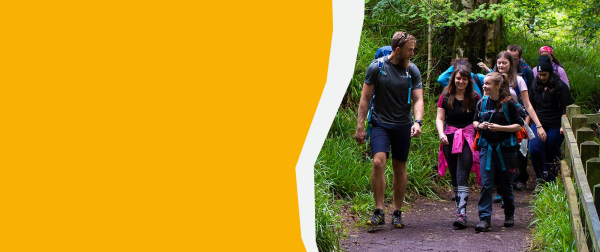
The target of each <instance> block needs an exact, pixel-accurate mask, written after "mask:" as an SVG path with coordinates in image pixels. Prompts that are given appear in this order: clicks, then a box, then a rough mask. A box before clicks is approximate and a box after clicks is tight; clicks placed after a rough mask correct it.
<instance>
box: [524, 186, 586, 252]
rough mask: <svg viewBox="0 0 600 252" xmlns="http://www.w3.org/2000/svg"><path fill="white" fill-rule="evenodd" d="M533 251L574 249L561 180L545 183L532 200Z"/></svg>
mask: <svg viewBox="0 0 600 252" xmlns="http://www.w3.org/2000/svg"><path fill="white" fill-rule="evenodd" d="M533 212H534V214H535V218H534V220H533V221H532V223H531V225H535V228H534V230H533V235H532V236H533V247H532V250H534V251H576V250H577V247H576V246H575V243H574V238H573V228H572V227H571V215H570V213H569V205H568V200H567V196H566V194H565V187H564V185H563V183H562V181H561V180H557V182H556V183H546V184H545V185H544V186H543V189H542V191H541V192H540V193H538V194H537V197H536V198H535V199H534V200H533Z"/></svg>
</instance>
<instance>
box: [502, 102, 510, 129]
mask: <svg viewBox="0 0 600 252" xmlns="http://www.w3.org/2000/svg"><path fill="white" fill-rule="evenodd" d="M502 111H503V112H504V116H505V117H506V120H507V121H508V125H511V124H512V123H511V122H510V113H509V111H508V101H507V100H506V99H504V102H503V103H502Z"/></svg>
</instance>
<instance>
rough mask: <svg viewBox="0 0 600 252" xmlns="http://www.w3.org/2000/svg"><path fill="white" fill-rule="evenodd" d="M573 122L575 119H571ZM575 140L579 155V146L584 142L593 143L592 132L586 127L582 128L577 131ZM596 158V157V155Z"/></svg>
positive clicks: (583, 161) (583, 160)
mask: <svg viewBox="0 0 600 252" xmlns="http://www.w3.org/2000/svg"><path fill="white" fill-rule="evenodd" d="M573 121H575V117H573ZM575 139H577V147H579V153H581V144H582V143H583V142H585V141H593V140H594V131H593V130H592V129H590V128H588V127H582V128H580V129H578V130H577V133H576V134H575ZM596 156H598V155H597V154H596ZM585 161H587V160H585V159H583V158H582V159H581V162H582V163H585Z"/></svg>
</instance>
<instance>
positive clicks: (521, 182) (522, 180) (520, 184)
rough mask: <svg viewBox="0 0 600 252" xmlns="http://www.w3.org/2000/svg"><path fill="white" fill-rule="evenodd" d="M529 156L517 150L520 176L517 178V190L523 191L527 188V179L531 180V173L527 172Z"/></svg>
mask: <svg viewBox="0 0 600 252" xmlns="http://www.w3.org/2000/svg"><path fill="white" fill-rule="evenodd" d="M527 156H528V155H525V156H523V154H522V153H521V152H520V151H519V152H517V166H518V168H519V169H518V171H519V176H518V177H517V178H516V181H517V188H516V189H517V191H521V190H524V189H526V187H527V180H529V173H528V172H527Z"/></svg>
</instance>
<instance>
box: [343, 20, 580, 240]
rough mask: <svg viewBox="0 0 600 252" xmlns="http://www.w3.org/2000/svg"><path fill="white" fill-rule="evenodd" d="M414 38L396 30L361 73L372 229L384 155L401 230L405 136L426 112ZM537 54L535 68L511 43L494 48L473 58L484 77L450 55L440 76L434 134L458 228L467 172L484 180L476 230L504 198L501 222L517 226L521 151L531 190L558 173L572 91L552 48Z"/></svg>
mask: <svg viewBox="0 0 600 252" xmlns="http://www.w3.org/2000/svg"><path fill="white" fill-rule="evenodd" d="M416 42H417V40H416V38H415V37H414V36H412V35H410V34H408V33H406V32H402V31H398V32H396V33H395V34H394V35H393V36H392V40H391V45H390V46H385V47H382V48H380V49H379V50H378V51H377V53H376V54H375V60H373V62H372V63H371V64H370V65H369V67H368V68H367V72H366V75H365V81H364V84H363V89H362V94H361V99H360V103H359V107H358V120H357V129H356V135H355V138H356V140H357V142H358V143H359V144H362V143H364V142H365V140H367V139H368V140H369V144H370V147H371V155H372V160H373V168H372V172H371V185H372V190H373V197H374V199H375V210H374V211H373V215H372V217H371V218H370V219H369V220H368V221H367V224H368V225H371V226H380V225H383V224H385V214H384V211H383V205H384V204H383V202H384V192H385V185H386V181H385V168H386V160H387V159H388V158H390V157H391V158H392V169H393V181H392V184H393V186H392V188H393V207H394V212H393V213H392V226H393V227H395V228H403V227H404V223H403V222H402V211H401V209H402V203H403V200H404V194H405V190H406V184H407V173H406V162H407V160H408V154H409V149H410V144H411V138H412V137H419V136H420V134H421V127H422V126H423V122H422V119H423V111H424V108H423V106H424V105H423V90H422V84H421V73H420V71H419V69H418V68H417V66H416V65H415V64H413V63H411V62H410V59H411V57H413V56H414V53H415V52H414V50H415V46H416ZM539 55H540V56H539V58H538V65H537V66H536V67H535V68H533V69H532V68H531V67H530V66H529V65H528V64H527V63H525V61H524V60H523V59H522V49H521V47H520V46H518V45H510V46H508V48H507V50H506V51H502V52H500V53H499V54H498V56H497V59H496V66H495V67H494V68H493V69H490V68H489V67H488V66H486V65H485V64H484V63H482V62H480V63H478V66H479V67H481V68H482V69H484V70H485V71H486V73H487V74H486V75H483V74H480V73H472V70H471V63H469V60H468V59H466V58H457V59H455V60H453V61H452V66H450V67H449V68H448V70H446V71H445V72H443V73H442V74H441V75H440V76H439V78H438V83H440V85H441V86H443V87H444V89H443V91H442V93H441V95H440V97H439V100H438V103H437V107H438V108H437V117H436V122H435V127H436V129H437V133H438V136H439V139H440V147H439V155H438V157H439V165H438V172H439V174H440V176H444V175H445V172H446V169H448V170H449V171H450V175H451V176H450V177H451V180H452V189H453V192H454V197H453V199H454V200H455V202H456V218H455V219H454V222H453V223H452V225H453V226H454V227H455V228H456V229H464V228H466V227H467V200H468V197H469V176H470V173H471V172H474V173H476V174H477V182H478V183H479V184H480V185H481V195H480V197H479V202H478V210H479V224H477V225H476V226H475V230H476V231H478V232H486V231H489V230H491V215H492V202H502V207H503V208H504V215H505V219H504V223H503V225H504V226H505V227H512V226H514V212H515V206H514V194H513V187H515V189H516V190H523V189H525V188H526V183H527V180H528V179H529V174H528V173H527V157H528V156H530V158H531V163H532V166H533V170H534V172H535V176H536V190H535V191H538V190H539V188H540V185H541V184H542V183H545V182H553V181H554V179H555V178H556V176H557V174H558V171H559V168H558V167H559V166H558V161H559V160H560V158H561V150H560V146H561V144H562V141H563V140H564V135H563V131H562V128H561V127H560V123H561V117H563V116H565V114H566V106H568V105H570V103H571V94H570V90H569V82H568V79H567V75H566V73H565V71H564V69H563V67H562V65H560V63H559V62H558V60H557V59H556V57H555V56H554V49H553V48H551V47H549V46H543V47H541V48H540V50H539ZM411 107H412V110H411ZM413 111H414V116H413ZM365 119H366V120H367V123H366V124H367V126H366V128H365ZM528 147H529V148H528ZM390 151H391V155H390ZM517 171H518V176H517V177H516V178H515V174H516V173H517ZM515 182H516V185H515ZM494 189H495V190H496V192H497V195H496V196H495V197H494V195H493V191H494Z"/></svg>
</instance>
